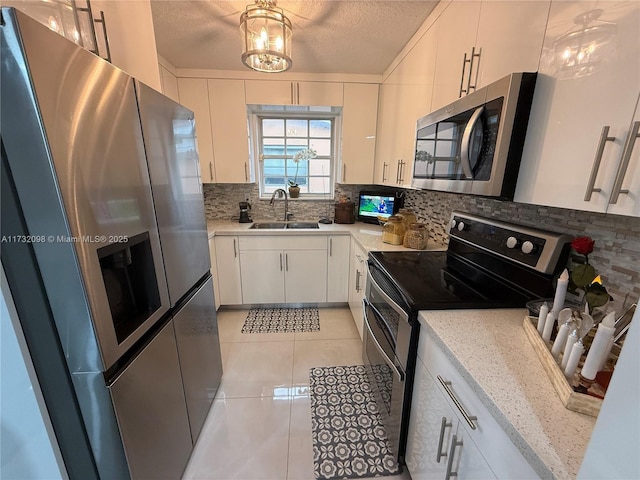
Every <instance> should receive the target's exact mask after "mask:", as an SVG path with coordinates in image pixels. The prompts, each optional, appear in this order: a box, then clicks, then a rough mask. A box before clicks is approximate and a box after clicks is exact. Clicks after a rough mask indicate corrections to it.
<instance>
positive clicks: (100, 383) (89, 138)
mask: <svg viewBox="0 0 640 480" xmlns="http://www.w3.org/2000/svg"><path fill="white" fill-rule="evenodd" d="M1 14H2V19H1V20H2V21H1V22H0V33H1V44H0V46H1V52H0V53H1V58H2V61H1V67H2V71H1V75H2V83H1V88H2V122H1V129H0V135H1V143H2V183H3V188H2V225H1V229H2V236H3V238H9V239H12V238H13V239H15V241H10V242H7V243H4V244H3V248H2V251H1V252H0V253H1V255H2V264H3V267H4V268H5V273H6V275H7V279H8V283H9V286H10V288H11V291H12V294H13V295H14V298H16V309H17V311H18V315H19V318H20V322H21V324H22V326H23V329H24V330H25V332H27V333H26V335H27V337H28V340H27V341H28V342H29V341H31V342H33V345H34V346H35V345H36V344H37V345H38V348H37V350H36V349H35V348H34V349H32V350H31V355H32V357H33V356H36V357H37V359H38V360H37V361H36V362H35V363H36V371H37V372H38V375H39V376H42V378H47V380H48V382H49V384H48V385H45V387H44V388H43V394H44V397H45V402H46V403H47V407H48V408H49V410H50V411H55V412H56V414H55V415H54V418H53V420H52V421H53V423H54V430H55V431H56V435H57V436H58V439H59V440H60V438H64V437H65V432H66V431H67V429H68V426H67V425H69V424H73V425H76V426H77V432H80V433H77V434H76V435H74V436H73V438H71V437H70V436H69V438H68V439H67V440H69V441H70V442H72V443H68V442H65V441H64V440H63V441H62V444H64V445H65V446H64V447H62V450H63V457H64V458H63V459H64V461H65V466H66V467H67V469H68V470H69V469H70V470H69V471H70V472H74V473H73V474H72V477H73V478H118V479H121V478H128V477H129V476H131V477H133V478H179V477H180V476H181V475H182V471H183V469H184V467H185V465H186V462H187V460H188V457H189V454H190V452H191V449H192V447H193V442H194V441H195V439H196V438H197V436H198V433H199V431H200V428H201V425H202V422H203V421H204V416H205V415H206V411H207V410H208V408H209V406H210V404H211V401H212V399H213V396H214V394H215V391H216V389H217V387H218V384H219V381H220V376H221V373H222V369H221V359H220V349H219V339H218V334H217V323H216V317H215V307H214V302H213V290H212V283H211V278H210V274H209V265H210V261H209V253H208V245H207V232H206V223H205V217H204V205H203V198H202V190H201V188H202V186H201V184H200V179H199V176H198V172H199V167H198V158H197V154H196V150H195V134H194V129H193V114H192V113H191V112H189V111H188V110H186V109H184V108H182V107H181V106H180V105H177V104H175V103H174V102H172V101H171V100H169V99H167V98H166V97H164V96H163V95H161V94H159V93H157V92H155V91H153V90H152V89H150V88H149V87H146V86H145V85H142V84H140V83H136V82H134V79H133V78H131V77H130V76H129V75H127V74H126V73H125V72H122V71H120V70H118V69H117V68H115V67H113V66H112V65H110V64H109V63H107V62H105V61H104V60H102V59H100V58H99V57H97V56H95V55H93V54H91V53H89V52H87V51H86V50H84V49H82V48H80V47H78V46H76V45H75V44H73V43H72V42H70V41H68V40H66V39H64V38H63V37H61V36H59V35H57V34H55V33H53V32H51V31H50V30H49V29H47V28H46V27H44V26H42V25H40V24H39V23H37V22H36V21H34V20H32V19H30V18H29V17H27V16H25V15H24V14H22V13H20V12H17V11H15V10H14V9H9V8H2V10H1ZM5 213H6V215H5ZM36 312H38V313H37V314H36ZM44 332H49V333H48V336H47V339H48V340H47V342H43V341H42V340H41V338H40V337H42V336H43V335H44ZM63 398H64V399H65V400H64V401H63V400H62V399H63ZM70 399H71V400H70Z"/></svg>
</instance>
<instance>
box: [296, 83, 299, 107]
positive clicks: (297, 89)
mask: <svg viewBox="0 0 640 480" xmlns="http://www.w3.org/2000/svg"><path fill="white" fill-rule="evenodd" d="M296 105H300V82H296Z"/></svg>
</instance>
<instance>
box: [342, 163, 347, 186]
mask: <svg viewBox="0 0 640 480" xmlns="http://www.w3.org/2000/svg"><path fill="white" fill-rule="evenodd" d="M345 178H347V164H346V163H343V164H342V183H344V181H345Z"/></svg>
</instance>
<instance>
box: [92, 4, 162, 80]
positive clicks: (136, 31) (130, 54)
mask: <svg viewBox="0 0 640 480" xmlns="http://www.w3.org/2000/svg"><path fill="white" fill-rule="evenodd" d="M80 3H83V2H80ZM91 9H92V11H93V17H94V18H100V12H101V11H102V12H104V18H105V24H106V30H107V36H108V38H109V50H110V52H111V63H113V64H114V65H116V66H117V67H119V68H121V69H122V70H124V71H125V72H127V73H129V74H131V75H132V76H134V77H136V78H137V79H138V80H140V81H141V82H142V83H146V84H147V85H149V86H150V87H153V88H155V89H156V90H158V91H161V90H162V84H161V81H160V68H159V66H158V52H157V49H156V37H155V33H154V30H153V16H152V14H151V3H150V2H149V1H148V0H147V1H136V2H113V1H110V0H93V1H92V2H91ZM95 28H96V37H97V42H98V50H99V52H100V54H101V55H102V56H105V54H106V45H105V43H104V38H105V37H104V35H103V30H102V25H100V24H96V25H95Z"/></svg>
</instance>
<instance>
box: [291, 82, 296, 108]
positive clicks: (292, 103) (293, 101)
mask: <svg viewBox="0 0 640 480" xmlns="http://www.w3.org/2000/svg"><path fill="white" fill-rule="evenodd" d="M295 104H296V102H295V100H294V98H293V82H291V105H295Z"/></svg>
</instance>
